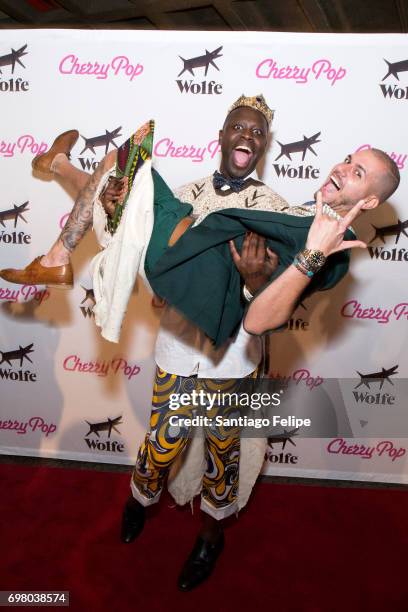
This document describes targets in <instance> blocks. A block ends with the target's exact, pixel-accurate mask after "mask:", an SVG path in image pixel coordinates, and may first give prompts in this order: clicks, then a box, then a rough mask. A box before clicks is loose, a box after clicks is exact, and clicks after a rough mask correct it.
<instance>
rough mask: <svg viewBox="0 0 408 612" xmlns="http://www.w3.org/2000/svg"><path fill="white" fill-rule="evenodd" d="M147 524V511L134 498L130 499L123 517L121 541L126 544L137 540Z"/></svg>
mask: <svg viewBox="0 0 408 612" xmlns="http://www.w3.org/2000/svg"><path fill="white" fill-rule="evenodd" d="M144 523H145V509H144V506H142V504H140V503H139V502H138V501H137V500H136V499H135V498H134V497H129V499H128V500H127V502H126V504H125V507H124V509H123V515H122V529H121V533H120V539H121V540H122V542H124V543H125V544H130V543H131V542H133V541H134V540H136V538H137V536H138V535H140V534H141V533H142V531H143V527H144Z"/></svg>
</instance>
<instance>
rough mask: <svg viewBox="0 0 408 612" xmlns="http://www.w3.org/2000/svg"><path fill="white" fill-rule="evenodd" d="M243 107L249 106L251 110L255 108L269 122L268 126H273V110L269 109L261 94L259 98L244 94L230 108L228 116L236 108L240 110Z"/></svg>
mask: <svg viewBox="0 0 408 612" xmlns="http://www.w3.org/2000/svg"><path fill="white" fill-rule="evenodd" d="M241 106H249V107H250V108H254V109H255V110H257V111H259V112H260V113H262V114H263V116H264V117H265V119H266V121H267V122H268V125H271V123H272V119H273V110H272V109H270V108H269V106H268V105H267V103H266V100H265V98H264V97H263V95H262V94H259V95H258V96H249V97H248V96H244V94H242V96H240V97H239V98H238V100H236V101H235V102H234V104H233V105H232V106H231V107H230V108H229V110H228V114H229V113H231V112H232V111H233V110H235V109H236V108H240V107H241Z"/></svg>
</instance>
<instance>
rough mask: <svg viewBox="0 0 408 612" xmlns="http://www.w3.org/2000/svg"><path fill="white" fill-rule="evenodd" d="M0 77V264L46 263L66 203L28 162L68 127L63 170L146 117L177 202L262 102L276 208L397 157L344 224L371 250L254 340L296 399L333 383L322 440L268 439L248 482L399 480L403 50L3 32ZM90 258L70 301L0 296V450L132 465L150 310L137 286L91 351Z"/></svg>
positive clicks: (405, 216)
mask: <svg viewBox="0 0 408 612" xmlns="http://www.w3.org/2000/svg"><path fill="white" fill-rule="evenodd" d="M0 69H1V74H0V108H1V115H2V117H3V121H2V127H1V134H0V171H1V174H0V176H1V184H2V196H1V201H0V254H1V258H0V267H2V268H3V267H23V266H25V265H26V264H27V263H28V262H29V261H31V260H32V259H33V258H34V257H35V256H37V255H39V254H41V253H42V252H44V251H46V250H47V248H48V247H49V246H50V245H51V243H52V242H53V240H54V239H55V237H56V235H57V233H58V232H59V229H60V228H61V227H62V225H63V223H64V220H65V219H66V215H67V213H68V212H69V210H70V208H71V206H72V199H71V197H70V194H69V193H67V192H66V191H64V189H63V188H62V187H61V185H59V184H57V183H56V182H54V181H51V180H50V181H47V180H40V179H39V178H38V177H34V176H33V175H32V172H31V165H30V163H31V159H32V157H33V156H34V155H36V154H38V153H40V152H43V151H45V150H46V149H47V147H49V146H50V144H51V142H52V140H53V138H54V137H55V135H56V134H57V133H59V132H62V131H64V130H67V129H70V128H77V129H78V130H79V132H80V135H81V136H80V138H79V140H78V142H77V144H76V145H75V147H74V149H73V151H72V161H73V163H74V165H75V166H77V167H78V168H80V169H83V170H85V171H87V172H88V171H92V169H93V168H95V167H96V165H97V164H98V160H100V159H101V157H102V156H103V155H104V154H105V153H106V151H108V150H111V149H112V148H113V147H114V146H117V145H120V143H121V142H122V141H123V140H124V139H125V138H126V137H127V136H128V135H129V134H130V133H131V132H132V131H134V129H135V128H136V127H138V126H139V125H140V124H141V123H142V122H144V121H146V120H147V119H150V118H154V119H155V120H156V134H155V147H154V153H155V164H156V167H157V168H158V170H159V171H160V172H161V173H162V174H163V176H164V177H165V178H166V180H167V181H168V182H169V184H170V185H171V186H173V187H177V186H179V185H181V184H183V183H186V182H189V181H191V180H193V179H198V178H200V177H203V176H206V175H208V174H209V173H211V172H213V171H214V169H215V168H217V165H218V163H219V150H218V145H217V136H218V130H219V128H220V127H221V126H222V123H223V119H224V117H225V114H226V110H227V108H228V107H229V105H230V104H231V102H232V101H234V100H235V99H236V98H237V97H238V96H239V95H240V94H241V93H243V92H245V93H246V94H247V95H254V94H257V93H260V92H262V93H263V94H264V95H265V97H266V99H267V100H268V101H269V104H270V106H272V107H273V108H274V109H276V115H275V121H274V124H273V134H272V140H271V145H270V148H269V151H268V154H267V156H266V159H265V162H264V164H263V165H262V168H260V169H259V170H260V176H261V178H262V179H263V180H264V181H265V182H266V183H268V184H269V185H271V186H272V187H273V188H274V189H275V190H276V191H278V192H279V193H281V194H282V195H283V196H284V197H286V198H287V199H288V200H289V201H290V202H291V203H299V202H303V201H306V200H310V199H311V198H312V195H313V193H314V191H315V190H316V189H317V187H319V185H320V184H321V183H322V182H323V180H324V179H325V177H326V176H327V174H328V172H329V170H330V168H331V167H332V166H333V165H334V164H335V163H336V162H338V161H341V160H342V159H343V158H344V157H345V156H346V155H347V154H348V153H353V152H354V151H358V150H361V149H364V148H369V147H370V146H376V147H379V148H381V149H383V150H385V151H386V152H388V153H389V154H390V155H391V156H392V157H393V158H394V159H395V161H396V163H397V164H398V166H399V168H400V171H401V177H402V178H401V186H400V188H399V190H398V192H397V193H396V194H395V195H394V196H393V197H392V198H391V201H390V202H388V203H386V204H385V205H383V206H382V207H381V209H379V210H377V211H375V212H374V213H373V214H370V216H369V215H368V214H367V215H366V216H364V219H363V220H362V221H361V223H360V222H359V224H358V225H359V228H360V235H361V237H362V238H363V239H366V240H367V242H368V247H367V249H366V250H364V251H363V250H361V251H359V252H356V253H353V258H352V265H351V271H350V274H349V275H348V277H347V278H346V279H344V280H343V282H342V283H341V284H340V285H339V286H338V287H337V288H336V289H335V290H333V291H331V292H328V293H325V294H322V295H316V296H313V297H312V298H311V299H309V300H307V301H306V302H305V303H304V304H303V305H301V306H299V308H298V309H297V311H296V312H295V313H294V315H293V318H292V320H291V321H290V322H289V323H288V329H287V330H286V331H284V332H281V333H280V334H274V335H273V336H271V338H270V365H269V369H270V371H269V373H270V375H271V376H284V377H287V379H288V380H291V381H292V384H293V385H295V386H299V388H301V387H302V386H303V387H304V389H305V390H307V391H308V392H310V393H311V394H313V392H316V390H319V388H321V385H322V384H323V381H325V380H327V379H330V378H334V377H336V378H342V379H343V378H344V379H345V380H344V381H340V382H339V383H336V384H337V387H336V393H337V396H338V402H337V401H333V400H332V402H331V408H330V410H331V413H330V415H329V416H330V419H331V421H332V422H334V423H335V424H336V423H337V425H338V432H339V433H338V434H335V435H334V436H333V435H332V433H328V434H327V436H326V435H325V431H324V426H323V425H322V428H321V430H320V431H319V432H318V433H316V435H319V436H325V437H320V438H317V437H314V438H302V436H301V435H299V434H300V432H297V431H295V428H291V427H288V428H286V431H284V432H282V435H277V436H276V438H275V439H272V440H271V441H270V443H269V446H268V450H267V456H266V463H265V473H269V474H286V475H288V474H289V475H291V474H293V475H297V476H299V475H300V476H316V477H335V478H351V479H361V480H364V479H371V480H377V481H394V482H408V466H407V448H408V441H407V439H406V435H407V431H406V430H407V429H408V427H407V424H408V415H407V413H408V406H407V405H406V398H405V396H404V378H406V377H407V373H408V357H407V350H406V346H407V340H408V334H407V320H408V294H407V282H406V279H407V269H408V209H407V197H408V184H407V154H408V144H407V143H408V138H407V137H408V129H407V104H408V101H407V100H408V40H407V37H406V36H403V35H401V36H397V35H373V36H367V35H326V34H321V35H319V34H313V35H308V34H286V33H285V34H283V33H278V34H277V33H253V32H245V33H244V32H227V33H226V32H139V31H72V30H69V31H62V30H49V31H47V30H37V31H34V30H27V31H25V30H10V31H5V30H3V31H2V36H1V42H0ZM288 145H289V146H288ZM96 250H97V245H96V242H95V239H94V237H93V236H92V235H91V234H90V235H88V236H87V237H86V239H85V240H84V241H83V243H82V244H81V245H80V247H79V248H78V250H77V251H76V252H75V255H74V258H73V264H74V269H75V275H76V282H75V288H74V290H73V291H71V292H69V291H61V290H57V289H49V290H47V289H45V288H44V287H40V286H38V287H29V286H18V285H11V284H8V283H6V282H5V281H0V301H1V307H0V308H1V309H0V323H1V328H0V329H1V331H0V351H1V352H0V377H1V408H0V452H1V453H11V454H18V455H33V456H42V457H61V458H68V459H79V460H87V461H88V460H89V461H101V462H111V463H129V464H130V463H133V461H134V459H135V456H136V452H137V448H138V444H139V442H140V440H141V438H142V436H143V434H144V431H145V429H146V426H147V422H148V415H149V407H150V394H151V383H152V377H153V372H154V363H153V358H152V355H153V348H154V342H155V335H156V332H157V328H158V325H159V312H157V311H155V310H153V309H152V308H151V307H150V301H151V295H150V294H149V292H148V291H147V290H144V289H143V288H142V289H141V292H140V294H139V296H138V298H137V300H136V299H135V297H133V298H132V305H131V308H130V309H129V313H128V315H127V318H126V322H125V326H124V330H123V334H122V339H121V342H120V344H119V345H113V344H110V343H108V342H106V341H104V340H103V339H102V338H101V337H100V334H99V332H98V330H97V329H96V327H95V325H94V322H93V318H92V306H93V300H92V291H91V289H92V287H91V279H90V273H89V262H90V259H91V257H92V256H93V255H94V254H95V253H96ZM364 375H372V377H373V378H374V380H370V379H367V376H366V377H364ZM348 379H354V380H351V381H350V380H348ZM311 397H312V396H311ZM332 397H333V396H332ZM315 416H316V415H315ZM317 416H318V415H317ZM317 416H316V418H317ZM323 417H324V418H323V420H322V423H323V422H324V423H325V422H326V421H327V418H328V416H327V413H326V414H325V415H323ZM325 419H326V420H325ZM330 419H329V420H330ZM331 431H333V430H331Z"/></svg>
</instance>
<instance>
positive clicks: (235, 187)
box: [213, 170, 248, 193]
mask: <svg viewBox="0 0 408 612" xmlns="http://www.w3.org/2000/svg"><path fill="white" fill-rule="evenodd" d="M247 182H248V179H244V178H232V179H228V178H226V177H225V176H224V175H223V174H221V172H218V171H217V170H216V171H215V172H214V174H213V186H214V189H221V188H222V187H224V185H228V187H229V188H230V189H232V191H235V192H236V193H238V192H239V191H241V190H242V189H244V187H245V186H246V184H247Z"/></svg>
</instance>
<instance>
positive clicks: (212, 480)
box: [132, 368, 240, 520]
mask: <svg viewBox="0 0 408 612" xmlns="http://www.w3.org/2000/svg"><path fill="white" fill-rule="evenodd" d="M236 386H237V381H236V379H231V380H225V379H222V380H212V379H197V378H196V377H189V378H186V377H184V376H177V375H176V374H168V373H167V372H164V371H163V370H160V369H159V368H157V369H156V379H155V384H154V389H153V400H152V412H151V416H150V432H149V433H147V434H146V437H145V440H144V442H143V443H142V444H141V446H140V449H139V453H138V457H137V461H136V465H135V468H134V471H133V475H132V492H133V495H134V497H135V498H136V499H137V500H138V501H139V502H140V503H141V504H143V505H144V506H149V505H151V504H154V503H156V502H157V501H158V500H159V497H160V493H161V491H162V488H163V484H164V480H165V478H166V476H167V474H168V471H169V468H170V466H171V465H172V463H173V462H174V461H175V459H176V458H177V457H178V456H179V455H180V454H181V453H182V452H183V451H184V450H185V448H186V447H187V445H188V443H189V440H190V437H189V434H191V427H189V426H184V425H181V426H178V425H174V424H173V425H172V424H171V423H170V418H171V417H172V416H173V417H174V416H175V415H177V417H180V416H185V417H187V418H191V417H193V416H194V415H195V414H197V412H196V411H195V409H194V407H193V406H192V405H189V406H182V407H180V408H178V409H177V410H172V409H171V408H170V403H171V397H174V394H182V393H188V394H191V392H192V391H193V390H196V392H197V393H199V391H200V389H202V390H203V391H204V392H205V393H210V394H212V395H213V394H216V395H217V394H218V391H220V392H221V393H223V394H226V393H233V392H234V391H235V390H236ZM220 410H221V406H220V405H219V404H217V402H216V403H215V404H214V406H213V407H212V408H211V410H206V409H204V411H203V412H200V414H204V413H205V415H206V416H207V417H208V418H209V419H211V424H208V425H205V426H204V434H205V452H206V461H207V466H206V471H205V474H204V478H203V484H202V493H201V509H202V510H203V511H204V512H207V513H208V514H210V515H211V516H213V517H214V518H216V519H218V520H221V519H223V518H225V517H227V516H230V515H231V514H233V513H234V512H236V510H237V503H236V502H237V494H238V482H239V455H240V438H239V432H238V431H237V429H235V430H233V432H232V431H229V430H228V427H223V425H221V426H219V425H217V424H216V423H215V417H216V415H217V413H218V414H219V413H220ZM237 411H238V409H237V407H236V406H235V405H232V406H229V407H228V408H225V406H223V407H222V415H223V417H224V418H225V417H231V416H237V415H239V412H237ZM172 421H173V422H174V419H172ZM177 421H178V419H177ZM237 434H238V435H237Z"/></svg>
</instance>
